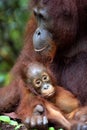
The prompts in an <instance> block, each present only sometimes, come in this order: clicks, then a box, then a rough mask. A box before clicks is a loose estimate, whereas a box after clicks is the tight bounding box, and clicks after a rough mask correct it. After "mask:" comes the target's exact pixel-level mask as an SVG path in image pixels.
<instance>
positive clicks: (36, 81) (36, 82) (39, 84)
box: [34, 79, 42, 87]
mask: <svg viewBox="0 0 87 130" xmlns="http://www.w3.org/2000/svg"><path fill="white" fill-rule="evenodd" d="M41 84H42V81H41V80H40V79H37V80H34V85H35V86H36V87H41Z"/></svg>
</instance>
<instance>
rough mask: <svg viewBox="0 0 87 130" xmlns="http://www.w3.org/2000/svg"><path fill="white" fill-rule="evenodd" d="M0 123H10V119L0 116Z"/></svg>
mask: <svg viewBox="0 0 87 130" xmlns="http://www.w3.org/2000/svg"><path fill="white" fill-rule="evenodd" d="M0 121H3V122H6V123H9V122H10V118H9V117H8V116H0Z"/></svg>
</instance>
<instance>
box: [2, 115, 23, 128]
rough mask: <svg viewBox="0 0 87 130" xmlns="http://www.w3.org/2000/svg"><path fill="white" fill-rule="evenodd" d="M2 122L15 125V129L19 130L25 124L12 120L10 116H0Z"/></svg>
mask: <svg viewBox="0 0 87 130" xmlns="http://www.w3.org/2000/svg"><path fill="white" fill-rule="evenodd" d="M0 122H4V123H7V124H9V125H12V126H15V128H14V130H18V129H19V128H20V127H21V126H23V124H18V122H17V121H14V120H11V119H10V118H9V116H4V115H2V116H0Z"/></svg>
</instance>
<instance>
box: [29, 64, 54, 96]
mask: <svg viewBox="0 0 87 130" xmlns="http://www.w3.org/2000/svg"><path fill="white" fill-rule="evenodd" d="M27 83H29V84H31V85H32V87H34V89H35V90H36V92H37V93H38V94H40V95H41V96H43V97H45V98H50V97H51V96H53V95H54V93H55V87H54V86H53V84H52V81H51V78H50V76H49V74H48V73H47V71H46V68H45V67H44V66H43V65H42V64H39V63H38V64H37V63H36V64H31V65H29V68H28V70H27Z"/></svg>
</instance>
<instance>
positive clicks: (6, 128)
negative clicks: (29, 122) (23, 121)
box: [0, 122, 27, 130]
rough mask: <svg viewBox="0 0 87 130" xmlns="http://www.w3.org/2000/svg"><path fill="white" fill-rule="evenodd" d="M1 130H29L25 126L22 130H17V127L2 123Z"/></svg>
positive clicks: (20, 129) (0, 124)
mask: <svg viewBox="0 0 87 130" xmlns="http://www.w3.org/2000/svg"><path fill="white" fill-rule="evenodd" d="M0 130H27V128H26V127H25V126H24V125H23V126H21V127H20V128H18V129H16V127H15V126H12V125H10V124H6V123H2V122H0Z"/></svg>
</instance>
